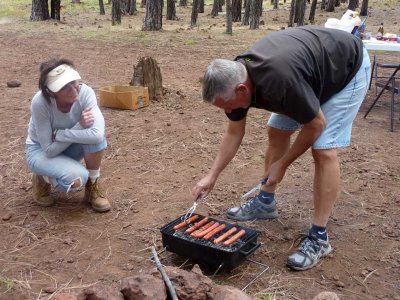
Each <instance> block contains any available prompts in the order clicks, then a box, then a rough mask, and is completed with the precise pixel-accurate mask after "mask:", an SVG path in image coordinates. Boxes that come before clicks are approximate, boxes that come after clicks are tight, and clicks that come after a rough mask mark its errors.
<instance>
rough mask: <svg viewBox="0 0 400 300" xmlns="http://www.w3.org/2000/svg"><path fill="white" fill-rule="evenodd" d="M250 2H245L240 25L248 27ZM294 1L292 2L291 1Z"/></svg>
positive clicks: (249, 0)
mask: <svg viewBox="0 0 400 300" xmlns="http://www.w3.org/2000/svg"><path fill="white" fill-rule="evenodd" d="M251 1H252V0H246V1H245V3H246V6H245V8H244V15H243V20H242V25H245V26H247V25H249V23H250V22H249V20H250V6H251ZM292 1H294V0H292Z"/></svg>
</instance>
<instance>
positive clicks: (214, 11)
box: [211, 0, 220, 17]
mask: <svg viewBox="0 0 400 300" xmlns="http://www.w3.org/2000/svg"><path fill="white" fill-rule="evenodd" d="M219 1H220V0H214V2H213V7H212V10H211V17H216V16H218V12H219Z"/></svg>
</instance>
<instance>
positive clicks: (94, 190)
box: [84, 178, 111, 212]
mask: <svg viewBox="0 0 400 300" xmlns="http://www.w3.org/2000/svg"><path fill="white" fill-rule="evenodd" d="M84 199H85V201H87V202H89V203H90V205H91V206H92V208H93V210H95V211H97V212H106V211H109V210H110V209H111V205H110V201H108V199H107V198H106V197H105V196H104V194H103V192H102V191H101V189H100V187H99V184H98V182H97V179H96V181H95V182H94V183H93V182H92V180H90V178H89V179H88V181H87V183H86V186H85V198H84Z"/></svg>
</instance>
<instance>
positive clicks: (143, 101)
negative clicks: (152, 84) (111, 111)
mask: <svg viewBox="0 0 400 300" xmlns="http://www.w3.org/2000/svg"><path fill="white" fill-rule="evenodd" d="M149 102H150V101H149V91H148V89H147V87H143V86H130V85H128V86H125V85H111V86H107V87H102V88H100V103H99V104H100V106H104V107H111V108H118V109H130V110H135V109H138V108H142V107H145V106H148V105H149Z"/></svg>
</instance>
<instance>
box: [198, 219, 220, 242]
mask: <svg viewBox="0 0 400 300" xmlns="http://www.w3.org/2000/svg"><path fill="white" fill-rule="evenodd" d="M218 226H219V223H218V222H215V223H214V224H213V225H212V226H210V227H208V228H207V229H205V230H203V231H200V232H199V233H197V234H195V235H194V237H195V238H198V239H200V238H202V237H203V236H205V235H206V234H208V233H209V232H211V231H212V230H214V229H215V228H217V227H218Z"/></svg>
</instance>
